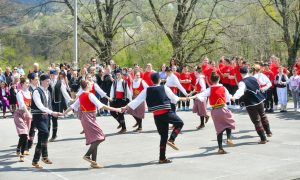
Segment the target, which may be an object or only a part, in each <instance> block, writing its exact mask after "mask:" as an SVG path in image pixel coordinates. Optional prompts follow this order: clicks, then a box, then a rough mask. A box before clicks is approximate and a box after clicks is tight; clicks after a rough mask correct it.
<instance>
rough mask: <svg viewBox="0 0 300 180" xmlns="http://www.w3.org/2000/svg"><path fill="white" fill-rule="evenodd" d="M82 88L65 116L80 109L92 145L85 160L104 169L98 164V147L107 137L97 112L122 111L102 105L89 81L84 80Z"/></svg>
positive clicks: (86, 137) (92, 165)
mask: <svg viewBox="0 0 300 180" xmlns="http://www.w3.org/2000/svg"><path fill="white" fill-rule="evenodd" d="M81 88H82V90H83V92H82V93H81V94H80V96H79V98H78V99H77V100H76V102H75V103H74V104H72V105H71V107H69V108H68V109H67V110H66V111H65V112H64V115H66V114H67V113H68V112H69V111H71V110H72V109H74V110H76V111H77V110H78V109H79V108H80V112H81V113H80V114H79V119H80V121H81V125H82V127H83V130H84V132H85V139H86V145H91V146H90V148H89V150H88V151H87V152H86V154H85V155H84V156H83V159H84V160H86V161H88V162H90V163H91V167H92V168H103V166H102V165H100V164H98V163H97V162H96V160H97V148H98V145H99V144H100V143H101V142H103V141H104V140H105V135H104V133H103V132H102V130H101V128H100V126H99V125H98V124H97V122H96V111H97V109H101V108H103V109H106V110H110V111H116V112H121V109H120V108H119V109H117V108H112V107H109V106H106V105H104V104H102V103H101V102H100V101H99V100H98V99H97V98H96V96H95V95H94V94H93V93H91V92H90V90H91V89H92V84H91V83H89V82H88V81H86V80H82V81H81Z"/></svg>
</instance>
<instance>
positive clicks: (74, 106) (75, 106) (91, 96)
mask: <svg viewBox="0 0 300 180" xmlns="http://www.w3.org/2000/svg"><path fill="white" fill-rule="evenodd" d="M83 92H84V91H83ZM89 100H90V101H91V102H92V103H93V104H95V106H96V107H97V109H101V108H102V107H103V106H104V104H102V103H101V102H100V101H99V100H98V99H97V97H96V96H95V95H94V94H93V93H89ZM70 107H71V108H72V109H74V110H75V111H78V109H79V107H80V101H79V98H78V99H77V100H76V101H75V103H73V104H72V105H71V106H70Z"/></svg>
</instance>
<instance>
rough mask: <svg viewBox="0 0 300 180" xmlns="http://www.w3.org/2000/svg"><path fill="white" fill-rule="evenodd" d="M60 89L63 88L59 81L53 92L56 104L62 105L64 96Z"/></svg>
mask: <svg viewBox="0 0 300 180" xmlns="http://www.w3.org/2000/svg"><path fill="white" fill-rule="evenodd" d="M60 88H61V80H57V81H56V84H55V86H54V89H53V90H52V98H53V102H54V103H61V101H62V96H63V95H62V92H61V90H60Z"/></svg>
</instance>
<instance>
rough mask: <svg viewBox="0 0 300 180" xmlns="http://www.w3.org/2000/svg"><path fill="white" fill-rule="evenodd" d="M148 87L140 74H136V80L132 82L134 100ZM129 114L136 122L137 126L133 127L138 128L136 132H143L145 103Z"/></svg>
mask: <svg viewBox="0 0 300 180" xmlns="http://www.w3.org/2000/svg"><path fill="white" fill-rule="evenodd" d="M147 87H148V84H147V83H146V82H145V81H144V80H143V79H142V78H141V75H140V72H139V71H135V72H134V79H133V81H132V86H131V91H132V99H135V98H136V97H137V96H138V95H139V94H140V93H141V92H142V91H143V90H144V89H145V88H147ZM127 112H128V114H131V115H132V116H133V117H134V119H135V120H136V124H135V125H134V126H133V127H138V128H137V129H136V130H134V132H141V131H142V119H144V118H145V103H142V104H140V105H139V107H138V108H136V109H135V110H132V109H129V110H128V111H127Z"/></svg>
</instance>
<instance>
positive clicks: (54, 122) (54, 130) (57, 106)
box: [49, 103, 64, 138]
mask: <svg viewBox="0 0 300 180" xmlns="http://www.w3.org/2000/svg"><path fill="white" fill-rule="evenodd" d="M61 104H63V103H52V108H53V111H55V112H61V113H62V112H63V110H64V105H61ZM57 119H58V118H57V117H54V116H51V120H52V138H56V137H57V129H58V122H57ZM50 129H51V121H49V132H50Z"/></svg>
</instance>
